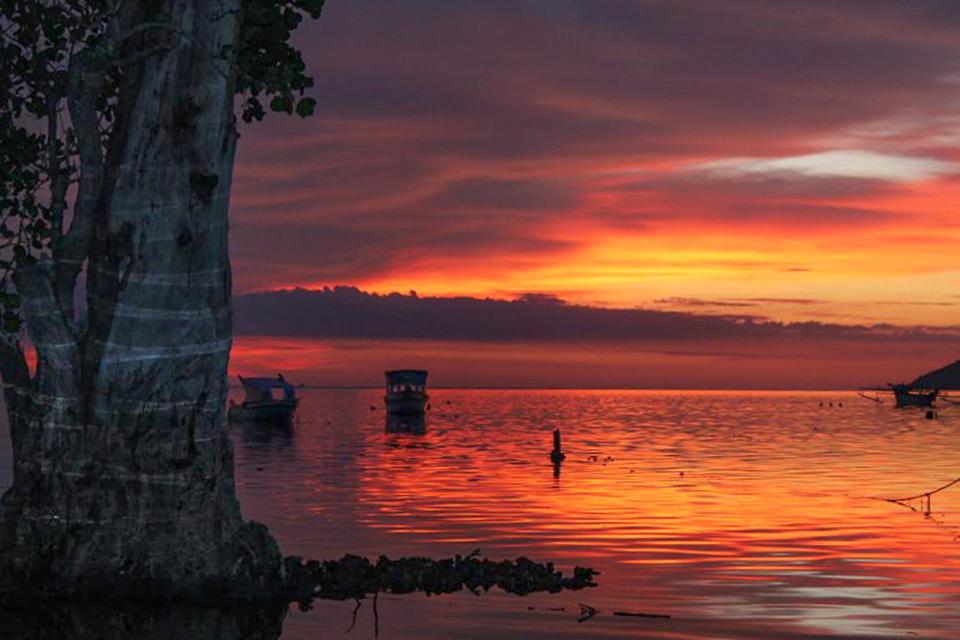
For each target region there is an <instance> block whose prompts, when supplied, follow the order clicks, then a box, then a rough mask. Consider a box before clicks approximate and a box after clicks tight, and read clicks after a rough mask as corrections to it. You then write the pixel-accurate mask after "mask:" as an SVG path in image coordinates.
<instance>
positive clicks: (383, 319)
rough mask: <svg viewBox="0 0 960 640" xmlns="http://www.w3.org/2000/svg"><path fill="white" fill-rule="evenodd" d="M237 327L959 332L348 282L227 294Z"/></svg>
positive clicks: (478, 332) (541, 333)
mask: <svg viewBox="0 0 960 640" xmlns="http://www.w3.org/2000/svg"><path fill="white" fill-rule="evenodd" d="M234 303H235V323H236V332H237V333H238V334H246V335H276V336H291V337H325V338H414V339H434V340H469V341H496V342H510V341H564V342H574V341H585V342H586V341H629V340H676V339H683V340H691V339H692V340H697V339H701V340H710V339H719V338H745V339H755V338H769V339H784V340H786V339H812V338H817V339H845V340H850V339H861V340H881V339H902V338H911V339H922V340H944V341H946V340H949V341H956V340H957V337H958V331H956V330H954V331H945V330H942V329H930V328H925V327H912V328H902V327H893V326H891V325H873V326H862V325H855V326H847V325H837V324H825V323H820V322H799V323H780V322H771V321H768V320H765V319H763V318H759V317H756V316H746V315H704V314H693V313H683V312H670V311H655V310H649V309H608V308H601V307H590V306H584V305H575V304H568V303H566V302H564V301H563V300H561V299H559V298H556V297H554V296H550V295H545V294H527V295H525V296H521V297H520V298H519V299H517V300H497V299H490V298H470V297H454V298H438V297H420V296H418V295H417V294H416V293H414V292H411V293H410V294H408V295H404V294H398V293H391V294H386V295H381V294H374V293H367V292H365V291H362V290H360V289H358V288H356V287H349V286H340V287H333V288H324V289H321V290H307V289H287V290H281V291H270V292H264V293H253V294H244V295H239V296H236V297H235V299H234Z"/></svg>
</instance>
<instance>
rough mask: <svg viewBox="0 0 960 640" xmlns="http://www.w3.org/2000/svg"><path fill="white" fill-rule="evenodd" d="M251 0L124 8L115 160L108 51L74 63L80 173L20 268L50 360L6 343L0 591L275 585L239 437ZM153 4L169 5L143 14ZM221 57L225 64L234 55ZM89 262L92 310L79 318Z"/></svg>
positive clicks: (39, 341) (263, 591)
mask: <svg viewBox="0 0 960 640" xmlns="http://www.w3.org/2000/svg"><path fill="white" fill-rule="evenodd" d="M239 2H240V0H165V1H163V2H153V3H145V2H126V3H120V4H119V5H118V6H119V7H120V8H121V9H120V11H121V12H122V14H121V16H120V19H119V20H118V23H119V24H120V25H121V26H122V27H123V29H124V30H126V32H127V33H126V34H124V35H120V36H118V37H120V38H129V39H130V41H131V42H136V43H138V44H137V46H135V47H132V46H127V48H126V49H121V50H122V51H125V52H126V53H125V55H127V56H129V60H127V61H126V64H129V65H130V68H131V69H134V70H135V71H133V72H131V73H127V74H125V75H124V76H123V78H124V79H123V84H122V85H121V87H120V91H119V99H118V103H117V108H116V113H117V117H118V122H117V123H116V124H115V127H116V128H115V133H114V134H113V136H112V138H111V141H110V144H109V146H108V148H107V149H106V152H105V153H104V154H101V153H100V151H99V144H97V145H95V146H94V145H90V144H88V145H87V146H84V136H85V135H87V136H88V137H89V138H90V139H93V136H96V135H98V133H97V130H96V127H97V121H96V109H95V107H94V105H92V104H91V103H92V100H93V98H92V96H94V95H96V93H97V90H98V83H102V82H103V81H104V78H103V74H102V73H101V72H99V71H98V70H97V68H96V65H95V61H94V60H93V59H92V58H91V59H90V60H84V59H82V58H81V59H79V60H77V61H76V62H75V68H73V69H71V71H72V73H73V74H74V75H75V78H76V82H75V83H74V85H72V90H71V95H70V111H71V118H72V120H73V124H74V127H75V128H76V131H77V136H78V139H79V142H80V159H81V163H82V169H83V181H82V182H81V184H80V185H79V192H78V194H77V203H76V213H75V217H74V220H73V222H72V225H71V228H70V231H69V233H68V234H66V235H65V237H64V239H63V241H62V242H61V243H59V245H58V246H57V247H56V249H55V251H54V255H53V258H52V259H49V260H44V261H40V262H37V263H35V264H32V265H30V266H27V267H25V268H23V269H21V270H20V272H19V273H18V274H17V275H16V280H15V281H16V285H17V289H18V291H19V293H20V294H21V296H22V297H23V299H24V305H23V307H24V309H23V312H24V317H25V320H26V324H27V329H28V332H29V335H30V338H31V341H32V342H33V344H34V345H35V346H36V349H37V352H38V368H37V372H36V375H35V376H34V378H33V379H32V380H30V378H29V375H28V374H27V373H26V367H25V364H24V363H23V359H22V357H20V356H19V354H17V353H14V352H10V353H6V352H4V354H3V363H4V364H3V371H2V374H3V376H4V380H5V382H6V383H7V384H8V386H7V387H6V389H5V391H6V398H7V405H8V410H9V413H10V422H11V430H12V435H13V452H14V479H13V485H12V487H11V488H10V489H9V491H7V493H6V494H5V495H4V496H3V499H2V513H0V584H2V583H6V584H5V586H6V587H7V588H8V591H9V590H13V589H19V590H22V589H23V588H24V587H25V586H29V588H30V589H32V590H43V591H47V592H50V593H56V594H67V595H69V594H74V593H85V594H90V593H96V594H101V595H107V596H137V595H148V596H151V597H169V598H182V599H191V600H222V599H231V598H243V597H262V596H264V595H267V596H270V595H276V594H278V593H279V590H280V589H281V584H282V579H283V576H282V570H281V566H282V563H281V556H280V552H279V549H278V547H277V546H276V544H275V543H274V542H273V540H272V539H271V538H270V536H269V535H268V533H267V531H266V529H265V528H264V527H262V526H260V525H256V524H252V523H245V522H244V521H243V519H242V518H241V514H240V509H239V505H238V502H237V500H236V497H235V493H234V481H233V459H232V452H231V447H230V443H229V441H228V438H227V433H226V423H225V408H224V405H225V399H226V398H225V396H226V392H227V360H228V356H229V350H230V345H231V338H232V329H231V302H230V289H231V281H230V264H229V258H228V254H227V211H228V203H229V193H230V183H231V175H232V169H233V161H234V148H235V144H236V139H237V133H236V128H235V117H234V111H233V98H234V93H235V73H234V71H233V69H232V67H231V64H230V60H229V56H225V57H221V52H223V51H229V50H230V48H231V47H232V46H233V45H234V43H235V42H236V38H237V33H238V24H237V15H238V10H239ZM144 5H149V7H150V11H151V12H154V15H155V14H156V13H157V9H159V13H160V14H161V15H163V16H164V24H163V25H151V24H149V23H148V22H147V20H148V19H149V18H148V17H147V16H146V13H145V9H144ZM225 58H226V59H225ZM84 261H86V262H85V264H86V279H87V305H86V306H87V312H86V320H85V322H84V323H82V324H79V325H78V324H77V323H75V322H74V317H73V316H74V311H73V308H72V303H71V296H72V291H73V288H74V282H75V280H76V278H77V274H78V273H79V272H80V271H81V268H82V266H81V265H83V264H84Z"/></svg>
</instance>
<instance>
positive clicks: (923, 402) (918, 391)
mask: <svg viewBox="0 0 960 640" xmlns="http://www.w3.org/2000/svg"><path fill="white" fill-rule="evenodd" d="M864 391H873V392H880V393H884V392H885V393H892V394H893V399H894V403H895V404H896V406H897V408H904V407H932V406H933V403H934V402H935V401H936V400H937V398H938V397H939V396H940V389H930V388H929V387H919V386H916V385H914V384H905V383H901V384H890V383H887V386H885V387H861V389H860V392H858V395H859V396H861V397H863V398H866V399H867V400H873V401H874V402H882V400H880V398H875V397H871V396H867V395H865V394H864V393H862V392H864Z"/></svg>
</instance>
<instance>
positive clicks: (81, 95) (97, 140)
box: [53, 51, 106, 323]
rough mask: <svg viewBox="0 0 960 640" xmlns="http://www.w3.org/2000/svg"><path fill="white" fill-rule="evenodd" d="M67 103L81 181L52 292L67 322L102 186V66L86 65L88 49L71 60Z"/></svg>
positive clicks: (57, 255) (59, 247) (58, 249)
mask: <svg viewBox="0 0 960 640" xmlns="http://www.w3.org/2000/svg"><path fill="white" fill-rule="evenodd" d="M69 76H70V82H69V88H68V91H67V106H68V108H69V110H70V119H71V120H72V122H73V127H74V130H75V132H76V136H77V151H78V156H79V159H80V183H79V186H78V188H77V197H76V201H75V203H74V207H73V220H71V222H70V228H69V230H67V231H66V233H64V234H63V236H62V237H61V238H60V239H59V241H58V242H56V243H55V245H54V251H53V257H54V261H55V262H56V286H55V294H56V299H57V302H58V304H59V306H60V309H61V310H62V311H63V314H64V316H65V318H66V320H67V322H69V323H72V321H73V291H74V287H75V286H76V281H77V276H78V275H79V274H80V270H81V268H82V267H83V261H84V260H85V259H86V258H87V254H88V252H89V248H90V234H91V232H92V229H93V224H92V220H93V212H94V210H95V209H96V206H97V203H98V202H99V199H100V190H101V187H102V185H103V147H102V142H101V137H100V127H99V121H98V117H99V116H98V113H97V99H98V97H99V96H100V93H101V91H102V90H103V85H104V82H105V80H106V71H105V70H104V69H89V68H88V51H83V52H80V53H78V54H76V55H74V56H73V57H72V58H71V60H70V69H69Z"/></svg>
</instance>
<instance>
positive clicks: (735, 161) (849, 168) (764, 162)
mask: <svg viewBox="0 0 960 640" xmlns="http://www.w3.org/2000/svg"><path fill="white" fill-rule="evenodd" d="M696 168H697V169H699V170H703V171H708V172H717V173H719V174H720V175H721V176H722V175H724V174H738V173H739V174H751V173H765V174H784V173H786V174H789V173H799V174H802V175H806V176H813V177H825V178H830V177H837V178H860V179H864V180H867V179H875V180H889V181H892V182H917V181H921V180H929V179H931V178H937V177H940V176H946V175H953V174H960V162H946V161H943V160H937V159H934V158H920V157H909V156H895V155H887V154H882V153H875V152H872V151H861V150H833V151H822V152H819V153H809V154H806V155H800V156H788V157H782V158H727V159H723V160H714V161H712V162H707V163H704V164H702V165H699V166H698V167H696Z"/></svg>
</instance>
